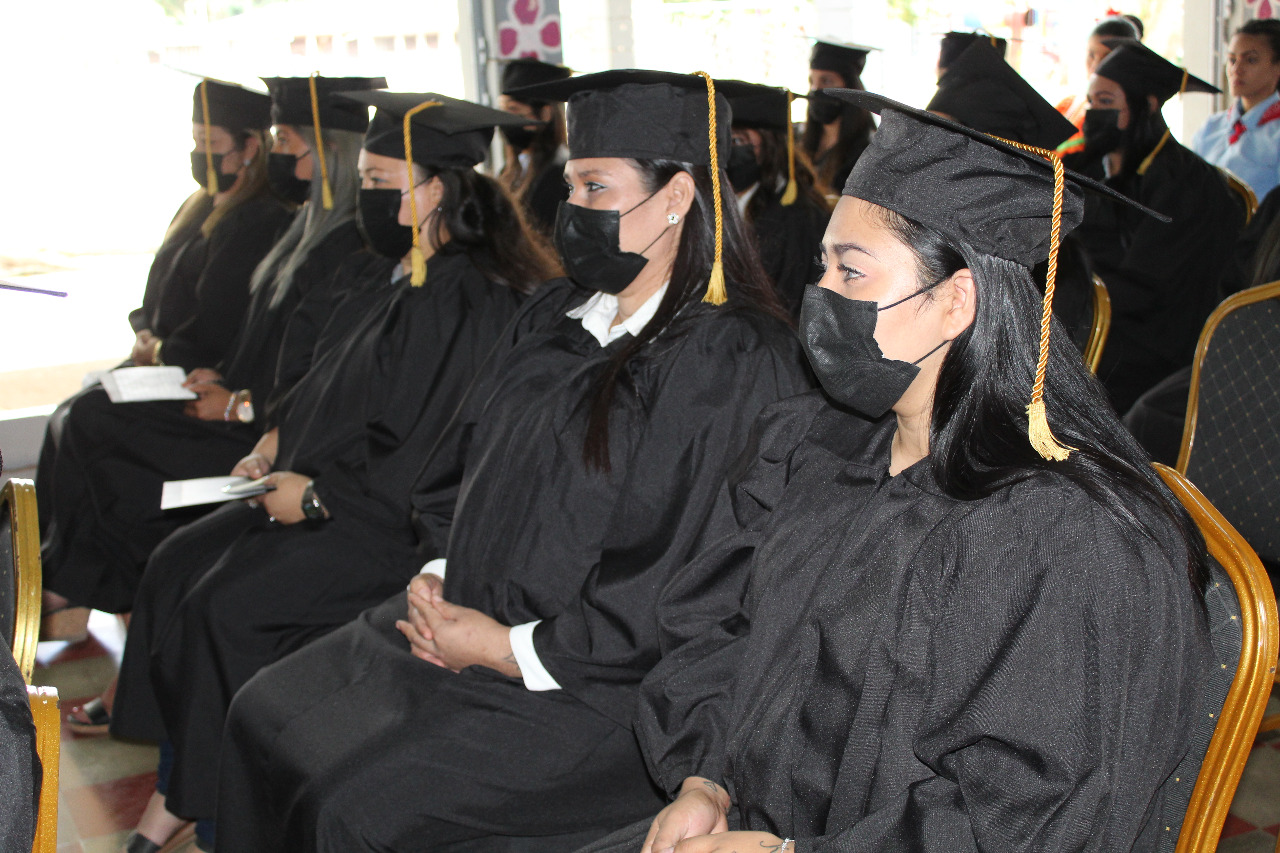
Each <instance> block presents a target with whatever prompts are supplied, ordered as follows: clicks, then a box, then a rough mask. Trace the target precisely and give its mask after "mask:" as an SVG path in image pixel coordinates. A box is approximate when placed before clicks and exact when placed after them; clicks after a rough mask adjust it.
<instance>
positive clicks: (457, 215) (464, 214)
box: [425, 169, 560, 293]
mask: <svg viewBox="0 0 1280 853" xmlns="http://www.w3.org/2000/svg"><path fill="white" fill-rule="evenodd" d="M430 177H436V178H439V179H440V182H441V184H443V186H444V195H443V196H442V197H441V199H440V207H441V208H442V210H441V211H440V214H439V215H438V216H436V217H435V219H434V221H433V222H431V223H430V224H429V228H428V231H427V232H426V235H425V236H426V237H427V238H428V240H429V241H430V243H431V247H432V248H433V249H436V250H437V251H439V250H440V249H441V248H442V247H443V246H444V245H445V244H446V243H448V244H450V245H451V246H453V247H455V248H458V249H462V250H464V251H466V253H467V254H468V255H469V256H470V258H471V262H472V263H474V264H475V265H476V267H477V268H478V269H479V270H480V272H482V273H484V275H485V277H486V278H488V279H489V280H491V281H496V282H498V283H499V284H504V285H506V286H507V287H510V288H512V289H514V290H518V291H520V292H521V293H530V292H532V291H533V290H534V288H536V287H537V286H538V285H539V284H541V283H542V282H544V281H546V280H547V279H550V278H554V277H555V276H557V275H560V264H559V262H558V260H557V259H556V256H555V253H554V252H553V251H552V250H551V249H550V247H549V246H547V244H546V241H545V240H544V239H543V238H542V237H540V236H538V234H537V233H536V232H535V231H534V230H533V229H532V228H530V227H529V224H528V223H527V222H526V221H525V218H524V213H523V212H522V211H521V210H520V205H519V204H517V203H516V202H515V200H514V199H512V197H511V195H510V193H508V192H507V190H506V189H505V188H503V186H502V185H501V184H499V183H498V182H497V181H495V180H494V179H493V178H490V177H489V176H488V175H483V174H481V173H479V172H477V171H475V170H474V169H441V170H437V171H435V172H431V173H428V179H429V178H430Z"/></svg>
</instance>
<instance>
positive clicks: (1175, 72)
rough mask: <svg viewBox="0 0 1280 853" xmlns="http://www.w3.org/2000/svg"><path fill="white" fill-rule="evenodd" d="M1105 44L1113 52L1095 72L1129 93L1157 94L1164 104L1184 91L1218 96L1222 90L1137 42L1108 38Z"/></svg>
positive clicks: (1100, 63) (1104, 40) (1104, 41)
mask: <svg viewBox="0 0 1280 853" xmlns="http://www.w3.org/2000/svg"><path fill="white" fill-rule="evenodd" d="M1102 43H1103V44H1105V45H1106V46H1107V47H1109V48H1111V52H1110V53H1108V54H1107V55H1106V56H1104V57H1103V58H1102V61H1101V62H1099V63H1098V67H1097V68H1095V69H1094V70H1093V73H1094V74H1097V75H1098V76H1100V77H1106V78H1107V79H1108V80H1113V81H1115V82H1116V83H1119V84H1120V86H1121V87H1122V88H1124V89H1125V90H1127V91H1130V92H1137V93H1140V94H1143V95H1155V96H1156V100H1157V101H1159V102H1160V103H1161V104H1163V103H1164V102H1165V101H1167V100H1169V99H1170V98H1172V97H1173V96H1174V95H1180V94H1182V93H1183V92H1204V93H1207V94H1216V93H1218V92H1220V91H1222V90H1221V89H1219V88H1218V87H1217V86H1214V85H1213V84H1212V83H1206V82H1205V81H1204V80H1201V79H1200V78H1199V77H1196V76H1195V75H1194V74H1191V73H1189V72H1188V71H1187V69H1185V68H1180V67H1178V66H1177V65H1174V64H1173V63H1172V62H1170V61H1169V60H1167V59H1165V58H1164V57H1163V56H1161V55H1160V54H1158V53H1156V52H1155V51H1154V50H1152V49H1151V48H1149V47H1147V46H1146V45H1145V44H1143V43H1142V42H1140V41H1138V40H1137V39H1126V38H1107V39H1103V40H1102Z"/></svg>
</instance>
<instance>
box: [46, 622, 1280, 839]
mask: <svg viewBox="0 0 1280 853" xmlns="http://www.w3.org/2000/svg"><path fill="white" fill-rule="evenodd" d="M89 627H90V630H91V631H92V636H91V637H90V638H89V639H88V640H86V641H84V642H83V643H78V644H76V645H74V646H68V645H66V644H65V643H41V644H40V652H39V663H38V666H37V668H36V674H35V681H36V683H38V684H51V685H53V686H55V687H57V688H58V695H59V698H60V700H61V703H62V707H63V714H64V716H65V714H66V710H67V709H69V708H70V707H71V706H73V705H78V704H80V703H81V702H84V701H86V700H88V699H90V698H92V697H93V696H95V695H97V694H98V693H99V692H100V691H101V690H102V688H103V687H105V686H106V685H107V683H108V682H109V681H110V680H111V677H112V675H113V674H114V672H115V669H116V666H117V663H118V661H119V657H120V652H121V649H122V648H123V643H124V631H123V629H122V627H121V626H120V623H119V622H118V621H117V620H116V619H115V617H113V616H107V615H106V614H103V613H94V614H93V618H92V619H91V620H90V623H89ZM1277 711H1280V691H1277V695H1276V696H1273V697H1272V699H1271V706H1270V707H1269V708H1268V712H1269V713H1275V712H1277ZM156 757H157V756H156V749H155V747H153V746H150V745H146V744H133V743H124V742H121V741H116V740H112V739H111V738H108V737H78V736H76V735H75V734H73V733H72V732H71V731H70V730H69V729H68V728H67V727H66V726H65V725H64V726H63V728H62V768H61V786H60V787H61V797H60V799H59V813H58V851H59V853H116V851H119V850H120V847H121V845H122V844H123V842H124V838H125V836H126V835H127V834H128V832H129V830H131V829H132V828H133V826H134V825H135V823H136V822H137V819H138V815H140V814H141V813H142V809H143V806H145V805H146V802H147V799H148V798H149V797H150V796H151V792H152V790H154V785H155V778H156V774H155V768H156ZM1278 832H1280V732H1268V733H1266V734H1264V735H1262V736H1260V737H1259V738H1258V741H1257V743H1255V745H1254V748H1253V753H1252V754H1251V755H1250V757H1249V764H1248V765H1247V766H1246V767H1245V771H1244V778H1243V779H1241V781H1240V788H1239V790H1238V791H1237V792H1236V798H1235V801H1234V802H1233V803H1232V804H1231V815H1230V816H1229V817H1228V818H1227V823H1226V826H1225V827H1224V828H1223V833H1222V842H1221V844H1219V846H1218V850H1219V851H1220V853H1272V851H1274V850H1276V836H1277V833H1278ZM194 850H195V846H194V843H193V842H189V843H187V844H183V845H181V846H179V847H177V851H182V853H190V851H194ZM175 853H176V851H175Z"/></svg>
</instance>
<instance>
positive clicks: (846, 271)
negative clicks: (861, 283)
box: [838, 264, 864, 281]
mask: <svg viewBox="0 0 1280 853" xmlns="http://www.w3.org/2000/svg"><path fill="white" fill-rule="evenodd" d="M838 269H839V270H840V278H841V279H842V280H843V281H856V280H858V279H860V278H862V277H863V275H864V273H863V272H862V271H861V270H856V269H854V268H853V267H847V266H845V265H844V264H841V265H840V266H839V267H838Z"/></svg>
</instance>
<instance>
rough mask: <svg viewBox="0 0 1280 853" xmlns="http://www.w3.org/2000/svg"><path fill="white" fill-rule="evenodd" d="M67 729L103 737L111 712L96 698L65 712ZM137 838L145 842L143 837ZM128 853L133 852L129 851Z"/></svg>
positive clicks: (144, 852) (141, 852)
mask: <svg viewBox="0 0 1280 853" xmlns="http://www.w3.org/2000/svg"><path fill="white" fill-rule="evenodd" d="M77 711H78V712H80V713H81V714H83V715H84V719H83V720H81V719H79V718H78V717H76V716H74V715H75V714H76V712H77ZM67 727H68V728H70V729H71V731H73V732H75V733H76V734H78V735H105V734H106V733H107V730H108V729H109V728H110V727H111V712H110V711H108V710H107V706H106V704H104V703H103V701H102V697H101V696H97V697H95V698H93V699H90V700H89V701H88V702H85V703H84V704H83V705H80V706H78V707H74V708H72V709H71V710H70V711H68V712H67ZM138 837H139V838H141V839H142V840H144V841H146V837H145V836H142V835H139V836H138ZM148 843H149V842H148ZM156 849H157V850H158V849H160V848H158V847H157V848H156ZM129 853H134V851H132V850H130V851H129ZM140 853H149V851H147V850H145V849H143V850H141V851H140Z"/></svg>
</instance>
